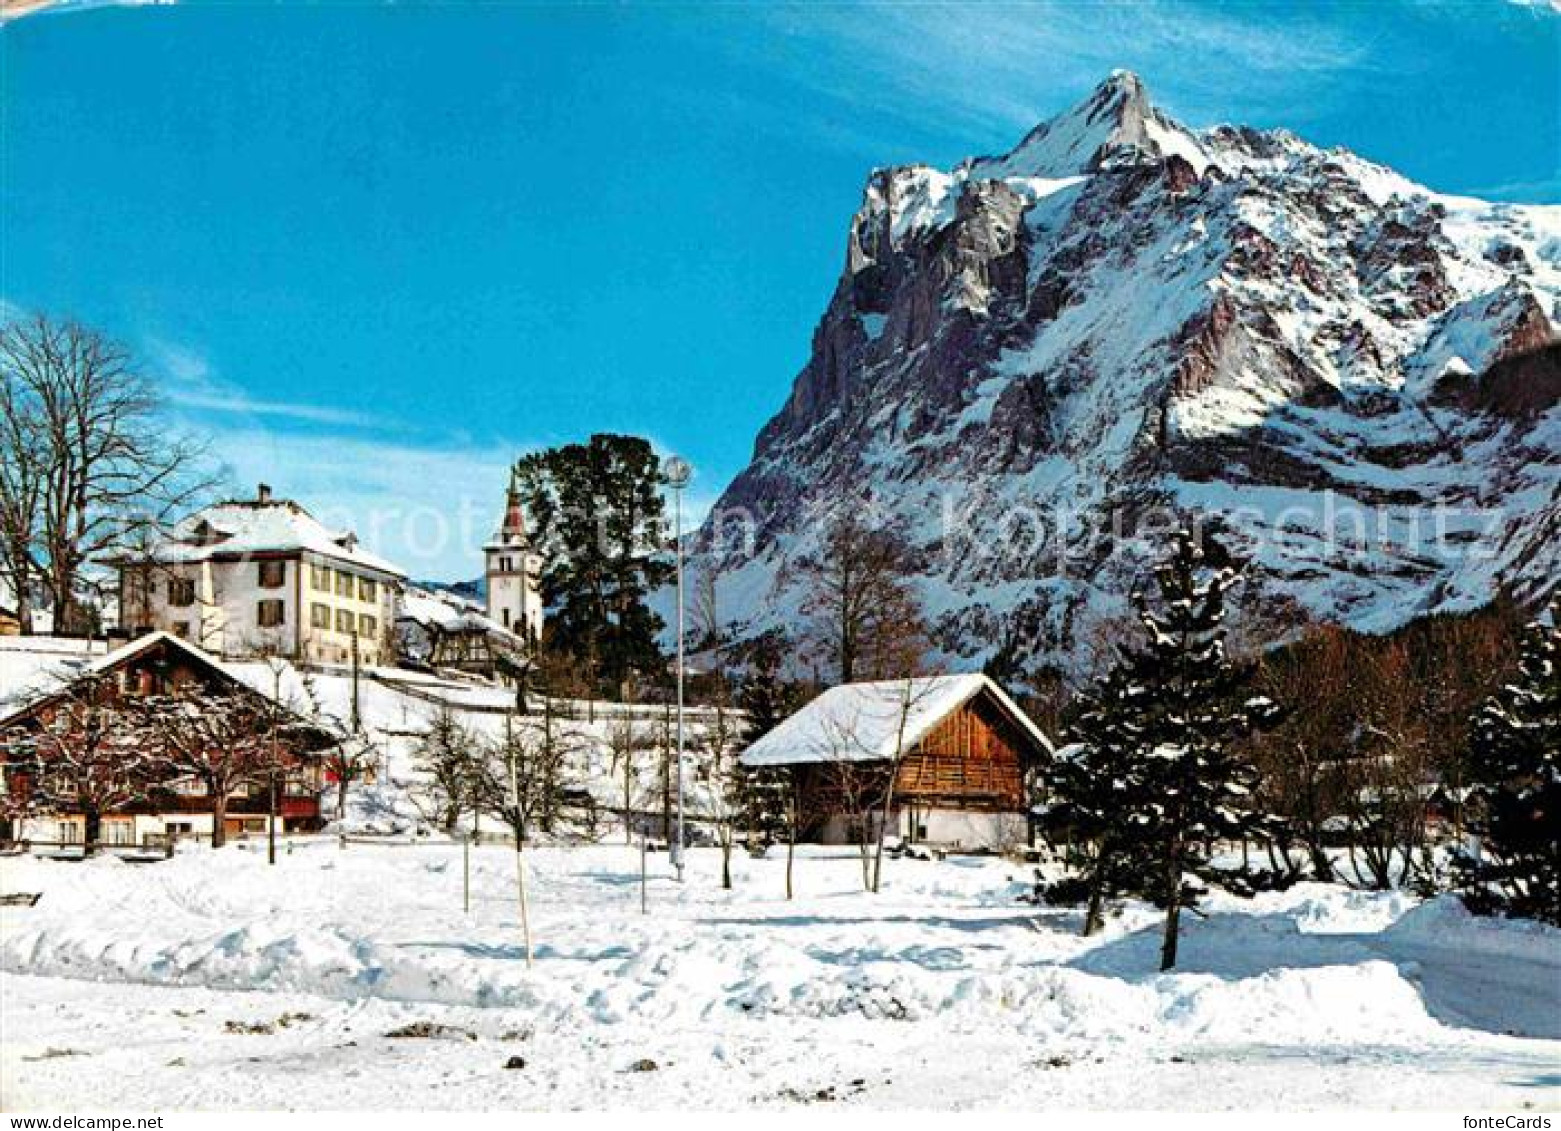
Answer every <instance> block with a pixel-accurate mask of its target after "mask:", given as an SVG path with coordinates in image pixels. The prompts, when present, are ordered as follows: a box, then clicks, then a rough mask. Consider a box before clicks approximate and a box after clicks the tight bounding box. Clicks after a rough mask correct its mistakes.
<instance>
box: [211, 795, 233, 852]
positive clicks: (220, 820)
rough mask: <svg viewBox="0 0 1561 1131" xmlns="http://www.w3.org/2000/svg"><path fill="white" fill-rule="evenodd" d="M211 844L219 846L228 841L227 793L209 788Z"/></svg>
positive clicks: (215, 846) (214, 846)
mask: <svg viewBox="0 0 1561 1131" xmlns="http://www.w3.org/2000/svg"><path fill="white" fill-rule="evenodd" d="M206 788H207V789H210V790H211V846H212V847H213V848H221V847H222V846H223V845H225V844H227V843H228V795H227V794H226V793H223V792H222V791H221V790H216V789H211V787H210V786H209V785H208V786H207V787H206Z"/></svg>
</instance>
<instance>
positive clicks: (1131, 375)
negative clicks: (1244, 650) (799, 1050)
mask: <svg viewBox="0 0 1561 1131" xmlns="http://www.w3.org/2000/svg"><path fill="white" fill-rule="evenodd" d="M1558 320H1561V208H1557V207H1538V206H1533V207H1530V206H1517V205H1507V204H1487V203H1483V202H1481V201H1476V200H1470V199H1464V198H1454V197H1447V196H1439V195H1437V194H1435V193H1433V192H1430V191H1428V190H1426V189H1424V188H1421V187H1419V186H1417V185H1415V184H1413V183H1411V182H1409V181H1407V180H1405V179H1404V178H1403V177H1400V176H1398V175H1397V174H1395V173H1393V172H1391V171H1390V170H1387V169H1384V168H1382V167H1380V166H1376V165H1373V164H1371V163H1369V162H1367V161H1365V160H1362V159H1361V158H1359V157H1356V156H1354V155H1352V154H1350V153H1348V152H1346V151H1343V150H1321V149H1318V148H1315V147H1313V146H1311V145H1308V144H1306V143H1305V142H1303V141H1301V140H1300V139H1298V138H1296V137H1294V136H1293V135H1291V134H1288V133H1285V132H1283V131H1266V132H1265V131H1258V130H1252V129H1247V128H1244V127H1230V126H1221V127H1217V128H1215V129H1211V130H1205V131H1193V130H1189V129H1187V128H1185V127H1183V126H1181V125H1179V124H1178V123H1177V122H1175V121H1173V120H1171V119H1170V118H1168V117H1167V116H1165V115H1164V114H1162V113H1161V112H1160V111H1158V110H1156V109H1155V108H1154V107H1153V106H1152V105H1151V103H1150V101H1149V98H1148V96H1147V94H1146V93H1145V90H1144V88H1143V86H1142V84H1141V83H1140V82H1139V80H1138V79H1137V78H1136V77H1135V76H1133V75H1130V74H1126V73H1118V74H1114V75H1112V76H1111V77H1110V78H1109V79H1108V80H1107V81H1106V82H1105V83H1104V84H1103V85H1102V86H1101V87H1100V88H1099V89H1097V90H1096V91H1095V92H1094V93H1093V94H1091V95H1090V97H1089V98H1088V99H1086V100H1085V101H1084V103H1083V104H1081V105H1080V106H1078V107H1077V108H1076V109H1074V110H1071V111H1069V112H1068V113H1065V114H1063V115H1061V116H1060V117H1058V118H1055V119H1053V120H1052V121H1050V122H1048V123H1046V124H1044V125H1042V126H1040V127H1038V128H1037V129H1035V130H1034V131H1032V132H1031V133H1030V134H1029V135H1028V136H1027V137H1025V138H1024V140H1023V141H1021V142H1020V143H1019V145H1018V146H1017V147H1016V148H1015V149H1014V150H1013V151H1012V152H1011V153H1008V154H1007V155H1005V156H1002V157H995V158H993V157H984V158H974V159H971V160H967V161H965V162H963V163H961V164H960V165H959V166H958V167H956V168H955V169H953V170H952V171H949V172H943V171H939V170H936V169H931V168H927V167H924V166H909V167H901V168H892V169H883V170H879V171H878V172H875V173H874V174H873V175H872V177H871V178H870V179H869V181H868V184H867V187H866V190H865V192H864V195H863V202H862V206H861V209H860V210H859V211H858V212H857V214H856V216H855V217H854V218H853V220H852V221H851V227H850V232H849V234H848V238H847V245H846V257H845V270H844V272H843V273H842V275H841V278H840V282H839V285H838V286H837V287H836V289H835V293H834V296H833V298H832V299H831V301H830V304H829V307H828V309H827V310H826V311H825V313H824V316H823V318H822V320H821V321H820V323H819V325H818V328H817V330H816V331H815V333H814V337H813V349H812V356H811V357H810V359H809V361H808V363H807V365H806V367H805V368H804V369H803V370H802V372H801V373H800V374H799V375H798V376H797V378H796V382H795V385H794V387H793V389H792V392H791V395H790V397H789V398H788V400H787V402H786V404H785V406H784V407H783V408H782V409H781V410H780V412H779V413H777V414H776V416H775V417H774V419H772V420H771V421H770V422H769V424H767V425H766V426H765V428H764V429H763V431H762V432H761V433H760V435H759V437H758V440H757V442H756V445H755V449H754V457H753V461H752V463H751V465H750V466H749V467H748V468H747V469H746V470H745V471H743V472H742V474H740V475H739V476H738V477H737V478H736V480H734V481H733V483H732V484H731V485H730V487H729V488H728V490H727V491H726V493H725V495H724V496H723V498H722V500H721V502H720V503H719V504H718V506H717V507H716V508H715V510H714V511H713V512H712V515H711V518H710V520H709V521H708V522H707V524H706V527H705V529H704V530H703V531H702V532H701V536H700V546H699V549H698V551H697V554H696V561H695V568H698V569H707V570H709V571H711V572H713V573H714V574H715V575H716V576H717V579H718V580H717V592H718V595H719V601H720V605H721V613H722V616H723V618H724V619H726V620H728V621H729V622H731V623H730V627H731V629H732V630H733V631H734V632H735V633H736V634H737V635H738V636H751V635H753V634H756V633H758V632H762V631H764V630H765V629H767V628H770V627H773V626H777V625H789V624H792V623H793V622H794V620H795V611H796V607H797V605H798V603H799V600H800V597H801V595H800V593H799V592H798V591H797V588H796V586H795V585H794V584H793V581H792V578H793V571H792V569H791V568H790V566H791V564H792V563H793V562H794V561H795V560H796V558H797V557H798V556H799V555H801V554H805V553H807V552H808V551H809V550H810V549H811V548H812V547H813V546H814V545H815V542H816V537H817V534H818V531H819V527H820V525H821V523H822V521H823V520H824V519H825V518H827V516H828V515H830V514H832V513H834V512H836V511H837V510H838V509H839V508H842V507H855V508H867V509H868V510H869V511H870V513H872V514H873V515H874V516H875V518H876V520H877V521H879V522H881V523H883V524H885V525H887V526H891V527H893V528H895V529H897V530H898V531H900V532H901V533H902V534H903V535H904V536H905V537H906V538H907V539H908V540H909V541H910V542H911V544H912V545H913V546H914V547H915V549H916V551H917V554H918V557H919V561H920V574H919V579H918V585H919V587H920V589H921V594H922V597H923V599H924V601H925V604H926V607H927V610H928V613H929V619H930V621H931V622H932V624H933V625H934V628H935V638H936V641H937V643H938V645H939V647H940V649H941V650H942V651H943V652H944V654H945V656H946V658H948V659H949V660H951V661H954V662H961V663H974V662H977V661H979V660H980V659H982V658H984V657H985V656H987V655H989V654H991V653H992V652H993V651H994V650H995V649H997V648H999V647H1002V646H1007V647H1008V648H1009V649H1010V650H1011V651H1017V652H1018V653H1020V654H1030V655H1033V656H1034V657H1035V658H1037V659H1052V660H1059V661H1061V662H1063V663H1076V662H1079V661H1080V660H1081V657H1082V656H1083V655H1084V654H1085V652H1086V650H1087V649H1088V647H1089V644H1090V639H1091V636H1092V634H1093V633H1094V632H1095V629H1096V627H1097V626H1098V625H1100V624H1101V623H1102V622H1104V621H1108V620H1110V619H1112V618H1115V617H1117V616H1120V615H1121V614H1122V613H1123V611H1124V610H1125V607H1126V596H1127V593H1128V592H1129V591H1130V590H1131V588H1132V587H1133V585H1134V584H1136V583H1137V581H1138V580H1139V578H1140V577H1141V576H1142V574H1143V571H1144V569H1145V566H1146V563H1148V562H1149V561H1151V560H1153V558H1154V557H1155V556H1156V555H1157V554H1158V553H1159V550H1160V546H1161V543H1162V537H1161V535H1162V534H1163V531H1164V528H1165V527H1166V526H1167V525H1169V524H1171V523H1175V522H1182V521H1198V522H1202V523H1204V524H1206V525H1208V526H1210V527H1212V528H1215V529H1218V530H1222V531H1224V532H1225V534H1226V536H1227V541H1228V542H1229V543H1230V545H1231V546H1232V548H1233V549H1234V550H1235V551H1236V552H1237V554H1238V555H1239V556H1240V557H1241V558H1242V559H1243V560H1244V562H1245V563H1246V567H1245V568H1246V582H1245V584H1244V586H1243V587H1242V590H1241V594H1240V601H1239V609H1238V615H1239V617H1240V619H1241V622H1242V625H1243V627H1244V628H1245V630H1246V631H1248V632H1249V633H1250V634H1251V635H1253V636H1254V637H1257V638H1260V639H1277V638H1280V637H1282V636H1283V635H1285V634H1287V633H1289V632H1291V631H1293V630H1294V628H1295V627H1296V626H1297V625H1299V624H1301V623H1302V622H1305V621H1307V620H1314V619H1320V620H1335V621H1341V622H1345V623H1348V624H1351V625H1354V626H1356V627H1361V628H1366V629H1373V630H1382V629H1387V628H1391V627H1394V626H1396V625H1398V624H1401V623H1403V622H1405V621H1406V620H1409V619H1411V618H1413V617H1415V616H1418V615H1420V614H1423V613H1428V612H1431V611H1434V610H1444V609H1459V608H1467V607H1471V606H1475V605H1478V604H1482V603H1484V602H1485V601H1487V600H1488V599H1489V598H1490V597H1491V595H1492V594H1493V592H1494V591H1495V589H1496V588H1497V587H1498V586H1502V585H1509V586H1512V587H1515V588H1517V589H1519V590H1520V591H1528V592H1534V591H1537V590H1540V589H1543V588H1545V587H1548V586H1552V585H1554V584H1555V579H1556V577H1557V576H1558V575H1561V530H1558V524H1561V407H1558V386H1561V345H1558V344H1557V342H1558V333H1557V322H1558ZM743 532H746V533H747V534H748V535H749V537H746V538H745V537H741V536H739V535H740V534H741V533H743Z"/></svg>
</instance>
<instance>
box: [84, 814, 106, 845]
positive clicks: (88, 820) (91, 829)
mask: <svg viewBox="0 0 1561 1131" xmlns="http://www.w3.org/2000/svg"><path fill="white" fill-rule="evenodd" d="M81 817H82V844H81V854H82V855H83V856H91V855H92V854H93V853H94V852H96V851H97V849H98V841H100V840H101V839H102V838H103V814H102V813H99V812H98V811H97V810H96V809H83V810H82V811H81Z"/></svg>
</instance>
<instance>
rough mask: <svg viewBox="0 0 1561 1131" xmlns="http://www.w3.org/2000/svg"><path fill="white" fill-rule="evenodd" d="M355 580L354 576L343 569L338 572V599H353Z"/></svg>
mask: <svg viewBox="0 0 1561 1131" xmlns="http://www.w3.org/2000/svg"><path fill="white" fill-rule="evenodd" d="M354 580H355V579H354V578H353V576H352V574H350V573H348V572H347V571H346V570H342V569H339V570H337V571H336V595H337V596H338V597H351V596H352V590H353V581H354Z"/></svg>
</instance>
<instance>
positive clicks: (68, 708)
mask: <svg viewBox="0 0 1561 1131" xmlns="http://www.w3.org/2000/svg"><path fill="white" fill-rule="evenodd" d="M7 741H8V744H9V745H10V746H11V747H12V749H13V750H17V751H21V752H22V754H21V756H20V758H19V759H18V763H17V764H18V765H19V768H20V769H22V771H23V773H24V774H25V775H26V777H27V778H28V779H29V781H30V783H31V787H32V794H33V799H34V802H35V803H36V805H37V807H38V808H39V809H41V810H45V811H47V810H61V811H66V812H71V811H74V812H79V813H80V814H81V815H82V817H83V820H84V822H85V828H84V831H83V837H82V840H83V842H84V848H85V851H86V852H88V853H91V852H92V851H93V850H94V849H95V848H96V846H97V844H98V843H99V841H100V840H101V839H102V828H103V816H104V814H106V813H111V812H113V811H115V810H116V809H120V808H122V807H124V806H126V805H128V804H130V803H131V802H132V801H136V800H138V799H140V798H142V797H145V796H146V795H147V793H148V792H149V791H150V790H152V789H153V788H155V787H156V786H158V785H161V784H162V783H163V781H164V780H165V779H166V765H165V763H164V762H163V760H162V758H161V756H160V754H159V752H158V749H157V743H156V742H155V741H154V739H153V735H152V734H151V733H150V732H149V731H147V730H146V728H145V727H144V726H142V725H138V724H137V720H136V719H135V717H134V716H133V715H132V714H131V713H130V712H129V711H127V710H126V709H125V707H124V705H123V704H122V703H121V702H120V701H119V698H118V696H117V695H116V694H115V692H114V689H113V688H112V687H111V686H109V685H108V684H107V683H106V682H105V681H104V680H101V679H92V678H86V679H82V680H78V681H76V682H75V683H73V684H72V685H71V687H70V689H69V690H68V691H67V692H66V694H65V695H64V696H63V697H62V698H61V699H60V701H59V702H58V703H57V704H55V705H54V706H53V707H52V708H51V709H50V710H49V711H48V713H47V715H46V716H45V717H44V720H43V724H42V725H41V726H39V727H36V728H30V729H27V730H19V731H16V732H13V733H12V734H10V735H8V736H7ZM13 757H15V756H13Z"/></svg>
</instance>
